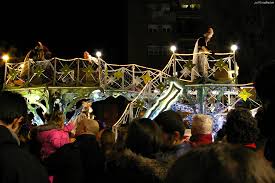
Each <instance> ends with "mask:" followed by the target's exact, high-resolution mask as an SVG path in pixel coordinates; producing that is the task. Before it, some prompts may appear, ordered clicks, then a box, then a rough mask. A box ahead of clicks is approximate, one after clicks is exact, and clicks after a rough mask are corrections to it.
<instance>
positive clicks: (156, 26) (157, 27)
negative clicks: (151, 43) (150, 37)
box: [148, 24, 159, 32]
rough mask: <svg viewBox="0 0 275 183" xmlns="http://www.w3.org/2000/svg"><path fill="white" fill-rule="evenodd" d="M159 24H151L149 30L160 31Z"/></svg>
mask: <svg viewBox="0 0 275 183" xmlns="http://www.w3.org/2000/svg"><path fill="white" fill-rule="evenodd" d="M158 31H159V26H158V25H156V24H149V25H148V32H158Z"/></svg>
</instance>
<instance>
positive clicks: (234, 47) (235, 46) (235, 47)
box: [231, 44, 238, 52]
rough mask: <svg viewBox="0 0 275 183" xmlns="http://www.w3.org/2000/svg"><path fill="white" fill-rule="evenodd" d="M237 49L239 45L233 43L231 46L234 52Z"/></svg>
mask: <svg viewBox="0 0 275 183" xmlns="http://www.w3.org/2000/svg"><path fill="white" fill-rule="evenodd" d="M237 49H238V46H237V45H235V44H233V45H232V46H231V50H232V51H233V52H235V51H236V50H237Z"/></svg>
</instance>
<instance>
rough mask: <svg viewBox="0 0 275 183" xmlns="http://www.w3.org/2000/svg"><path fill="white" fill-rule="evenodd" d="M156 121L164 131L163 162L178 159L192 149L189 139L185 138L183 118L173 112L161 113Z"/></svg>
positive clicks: (161, 156)
mask: <svg viewBox="0 0 275 183" xmlns="http://www.w3.org/2000/svg"><path fill="white" fill-rule="evenodd" d="M155 121H156V122H157V124H158V125H159V126H160V128H161V130H162V136H163V141H164V146H163V150H162V151H163V153H160V154H159V155H160V156H159V158H160V159H161V160H164V161H165V159H166V161H170V159H173V158H178V157H179V156H181V155H182V154H184V153H186V152H187V151H189V150H190V149H191V145H190V144H189V143H188V142H187V140H188V137H186V136H184V135H187V133H186V134H185V126H184V122H183V119H182V116H181V115H180V114H179V113H178V112H175V111H173V110H168V111H164V112H161V113H160V114H159V115H158V116H157V117H156V118H155Z"/></svg>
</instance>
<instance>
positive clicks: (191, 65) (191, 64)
mask: <svg viewBox="0 0 275 183" xmlns="http://www.w3.org/2000/svg"><path fill="white" fill-rule="evenodd" d="M195 65H196V64H193V62H192V61H191V60H188V61H187V62H186V63H185V64H184V65H183V66H184V67H186V68H187V69H188V70H189V71H191V70H192V68H193V67H194V66H195Z"/></svg>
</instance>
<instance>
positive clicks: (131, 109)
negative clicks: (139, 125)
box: [129, 104, 134, 121]
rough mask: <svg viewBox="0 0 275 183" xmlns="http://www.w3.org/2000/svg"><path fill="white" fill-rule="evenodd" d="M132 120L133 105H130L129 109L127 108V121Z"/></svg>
mask: <svg viewBox="0 0 275 183" xmlns="http://www.w3.org/2000/svg"><path fill="white" fill-rule="evenodd" d="M133 119H134V111H133V105H132V104H130V107H129V121H132V120H133Z"/></svg>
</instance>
